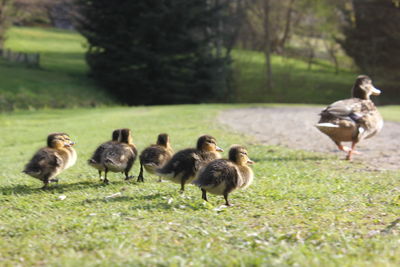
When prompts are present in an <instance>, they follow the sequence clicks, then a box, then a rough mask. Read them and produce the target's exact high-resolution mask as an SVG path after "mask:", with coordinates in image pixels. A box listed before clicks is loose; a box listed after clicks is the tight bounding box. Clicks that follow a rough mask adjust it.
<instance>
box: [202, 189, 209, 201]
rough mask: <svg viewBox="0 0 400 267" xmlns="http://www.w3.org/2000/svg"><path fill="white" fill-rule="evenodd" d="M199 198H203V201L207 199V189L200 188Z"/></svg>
mask: <svg viewBox="0 0 400 267" xmlns="http://www.w3.org/2000/svg"><path fill="white" fill-rule="evenodd" d="M201 198H202V199H204V200H205V201H208V200H207V191H206V190H205V189H203V188H202V189H201Z"/></svg>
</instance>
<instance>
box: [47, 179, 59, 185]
mask: <svg viewBox="0 0 400 267" xmlns="http://www.w3.org/2000/svg"><path fill="white" fill-rule="evenodd" d="M49 182H50V183H56V184H58V179H57V178H53V179H50V180H49Z"/></svg>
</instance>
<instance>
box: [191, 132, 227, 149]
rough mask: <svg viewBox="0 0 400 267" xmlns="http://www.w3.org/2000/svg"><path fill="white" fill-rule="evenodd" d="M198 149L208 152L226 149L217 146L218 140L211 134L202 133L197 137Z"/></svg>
mask: <svg viewBox="0 0 400 267" xmlns="http://www.w3.org/2000/svg"><path fill="white" fill-rule="evenodd" d="M197 150H201V151H208V152H215V151H218V152H223V151H224V150H223V149H222V148H220V147H219V146H217V140H216V139H215V138H214V137H212V136H210V135H202V136H200V137H199V139H197Z"/></svg>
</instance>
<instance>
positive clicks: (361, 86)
mask: <svg viewBox="0 0 400 267" xmlns="http://www.w3.org/2000/svg"><path fill="white" fill-rule="evenodd" d="M380 94H381V90H379V89H377V88H375V87H374V86H373V85H372V80H371V78H370V77H368V76H367V75H360V76H358V77H357V79H356V82H355V83H354V86H353V89H352V95H353V97H355V98H361V99H365V100H368V99H369V97H370V96H371V95H380Z"/></svg>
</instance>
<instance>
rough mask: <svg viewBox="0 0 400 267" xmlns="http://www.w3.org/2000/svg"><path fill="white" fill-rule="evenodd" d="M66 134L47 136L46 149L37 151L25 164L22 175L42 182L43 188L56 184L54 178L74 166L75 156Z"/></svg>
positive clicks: (71, 143) (71, 142) (72, 143)
mask: <svg viewBox="0 0 400 267" xmlns="http://www.w3.org/2000/svg"><path fill="white" fill-rule="evenodd" d="M74 144H75V143H74V142H73V141H71V139H70V137H69V135H68V134H66V133H52V134H49V135H48V136H47V147H44V148H41V149H39V150H38V151H37V152H36V153H35V154H34V155H33V157H32V159H31V160H30V161H29V162H28V164H26V166H25V169H24V170H23V172H24V173H26V174H28V175H30V176H32V177H34V178H37V179H39V180H41V181H43V184H44V185H43V188H46V187H47V186H48V184H49V183H50V182H58V180H57V179H55V177H56V176H57V175H58V174H60V173H61V172H62V171H63V170H65V169H67V168H69V167H71V166H72V165H74V164H75V162H76V159H77V155H76V152H75V150H74V149H73V148H72V146H73V145H74Z"/></svg>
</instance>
